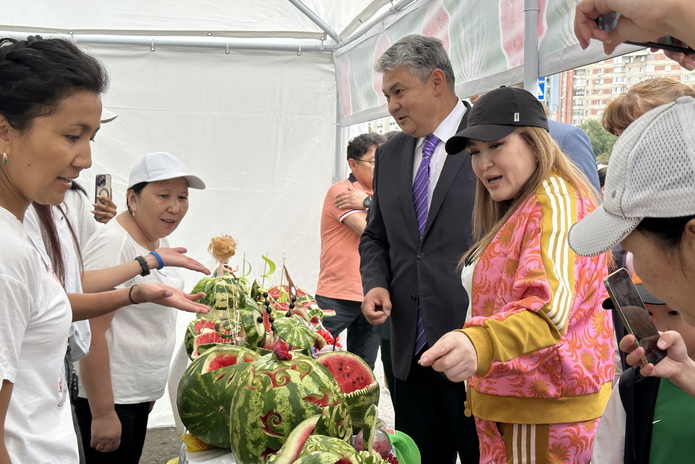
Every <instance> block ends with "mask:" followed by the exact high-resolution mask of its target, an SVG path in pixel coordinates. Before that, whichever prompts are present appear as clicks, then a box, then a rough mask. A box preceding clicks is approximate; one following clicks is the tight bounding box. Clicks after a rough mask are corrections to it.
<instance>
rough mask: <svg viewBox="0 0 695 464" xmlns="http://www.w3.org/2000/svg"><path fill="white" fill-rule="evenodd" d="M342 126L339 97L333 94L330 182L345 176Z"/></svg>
mask: <svg viewBox="0 0 695 464" xmlns="http://www.w3.org/2000/svg"><path fill="white" fill-rule="evenodd" d="M343 131H344V129H343V127H342V126H341V125H340V99H339V98H338V93H337V92H336V94H335V163H334V166H333V179H332V182H331V183H332V184H335V183H336V182H339V181H341V180H343V179H345V178H346V176H345V157H344V156H343Z"/></svg>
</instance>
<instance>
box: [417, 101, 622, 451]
mask: <svg viewBox="0 0 695 464" xmlns="http://www.w3.org/2000/svg"><path fill="white" fill-rule="evenodd" d="M446 148H447V151H448V152H449V153H455V152H458V151H460V150H462V149H463V148H466V149H467V150H468V152H469V153H470V155H471V160H472V165H473V166H472V167H473V171H474V172H475V175H476V176H477V177H478V181H477V188H476V197H475V204H474V209H473V230H474V233H475V236H476V237H475V238H476V240H477V241H476V243H475V245H474V246H473V248H472V249H471V250H470V251H469V252H468V254H467V256H466V257H465V258H464V260H462V263H461V265H462V266H463V272H462V281H463V283H464V287H466V289H467V291H468V294H469V295H470V300H471V306H470V312H471V315H472V317H471V319H470V320H468V321H467V322H466V324H465V325H464V327H463V329H461V330H457V331H454V332H450V333H448V334H446V335H444V336H443V337H442V338H441V339H440V340H439V341H437V343H435V344H434V346H432V347H431V348H430V349H429V350H428V351H426V352H425V353H423V355H422V357H421V358H420V363H421V364H422V365H432V366H433V367H434V369H435V370H437V371H440V372H444V373H445V374H446V375H447V377H449V379H451V380H453V381H456V382H460V381H463V380H468V392H467V395H466V397H467V401H466V404H465V407H466V409H468V411H469V413H472V414H473V416H474V417H475V424H476V429H477V431H478V438H479V440H480V462H481V463H483V462H484V463H492V462H498V463H511V464H516V463H522V462H537V463H549V462H572V463H588V462H589V461H590V459H591V444H592V442H593V438H594V433H595V431H596V427H597V425H598V422H599V420H600V417H601V413H602V412H603V409H604V407H605V405H606V402H607V401H608V398H609V395H610V391H611V382H612V380H613V357H612V353H613V349H612V348H613V339H612V335H613V327H612V323H611V320H610V317H609V316H607V314H606V312H605V311H604V310H603V308H602V307H601V303H602V302H603V300H604V298H605V297H606V291H605V289H603V288H602V287H601V286H600V283H601V279H602V277H604V276H605V275H606V273H607V268H606V262H605V256H597V257H593V258H583V257H578V256H575V255H574V254H573V253H571V251H570V250H569V247H568V246H567V243H566V237H567V233H568V232H569V228H570V226H571V225H572V223H574V222H575V221H576V220H577V219H578V218H581V217H583V216H584V215H586V214H587V213H588V212H589V211H591V210H593V209H594V208H595V206H596V200H595V193H594V192H593V189H592V187H591V186H590V185H589V184H588V182H587V181H586V179H585V178H584V177H583V176H582V174H580V173H579V171H578V170H577V168H575V167H574V165H573V163H572V162H571V161H569V159H568V158H567V157H566V156H565V155H563V153H562V152H561V150H560V148H559V147H558V146H557V144H556V143H555V142H554V141H553V139H552V138H551V137H550V134H549V133H548V121H547V118H546V116H545V112H544V111H543V107H542V105H541V104H540V103H539V102H538V100H537V99H536V98H535V97H534V96H533V95H532V94H530V93H529V92H527V91H525V90H523V89H516V88H501V89H497V90H493V91H491V92H489V93H487V94H486V95H484V96H483V97H482V98H480V100H478V102H477V103H476V104H475V106H474V107H473V109H472V110H470V115H469V117H468V127H467V128H466V129H464V130H463V131H461V132H460V133H458V134H457V135H456V136H454V137H452V138H451V139H449V141H448V142H447V144H446ZM597 289H598V291H597Z"/></svg>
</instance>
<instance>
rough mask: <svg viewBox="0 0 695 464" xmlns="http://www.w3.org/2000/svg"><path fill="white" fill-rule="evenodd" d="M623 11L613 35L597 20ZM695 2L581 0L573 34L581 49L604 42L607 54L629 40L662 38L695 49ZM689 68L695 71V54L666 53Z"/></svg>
mask: <svg viewBox="0 0 695 464" xmlns="http://www.w3.org/2000/svg"><path fill="white" fill-rule="evenodd" d="M616 11H617V12H620V14H621V17H620V20H619V21H618V23H617V24H616V27H615V28H614V29H612V30H611V31H610V32H606V31H604V30H601V29H600V28H599V27H598V25H597V24H596V19H597V18H598V17H599V16H600V15H602V14H607V13H612V12H616ZM693 24H695V2H692V1H691V0H660V1H658V2H657V1H654V0H580V1H579V2H578V3H577V6H576V8H575V17H574V33H575V35H576V36H577V39H579V45H580V46H581V47H582V48H586V47H588V46H589V42H590V41H591V39H595V40H600V41H601V42H603V49H604V51H605V52H606V54H611V53H613V51H614V50H615V48H616V47H617V46H618V45H619V44H621V43H623V42H626V41H632V42H650V41H656V40H657V39H658V38H659V37H662V36H671V37H677V38H678V39H680V40H681V41H683V42H685V43H686V44H687V45H689V46H690V47H691V48H692V47H695V29H693ZM667 56H669V57H670V58H672V59H674V60H675V61H677V62H678V63H679V64H680V65H681V66H683V67H684V68H686V69H689V70H692V69H695V61H693V55H685V54H682V53H681V54H678V53H677V54H670V53H669V54H667Z"/></svg>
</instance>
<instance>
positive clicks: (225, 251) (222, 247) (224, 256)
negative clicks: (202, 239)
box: [208, 235, 237, 264]
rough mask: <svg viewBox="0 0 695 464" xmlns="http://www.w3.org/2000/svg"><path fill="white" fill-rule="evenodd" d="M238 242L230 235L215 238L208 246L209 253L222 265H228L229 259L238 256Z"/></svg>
mask: <svg viewBox="0 0 695 464" xmlns="http://www.w3.org/2000/svg"><path fill="white" fill-rule="evenodd" d="M236 245H237V243H236V240H234V239H233V238H232V237H230V236H229V235H222V236H219V237H213V238H212V240H210V245H208V251H209V252H210V253H211V254H212V256H214V257H215V259H216V260H217V261H219V262H220V263H223V264H226V263H227V262H228V261H229V258H231V257H232V256H234V255H235V254H236Z"/></svg>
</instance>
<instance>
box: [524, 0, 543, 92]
mask: <svg viewBox="0 0 695 464" xmlns="http://www.w3.org/2000/svg"><path fill="white" fill-rule="evenodd" d="M540 11H541V8H540V2H539V0H524V89H526V90H528V91H529V92H531V93H532V94H534V95H538V16H539V15H540Z"/></svg>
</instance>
